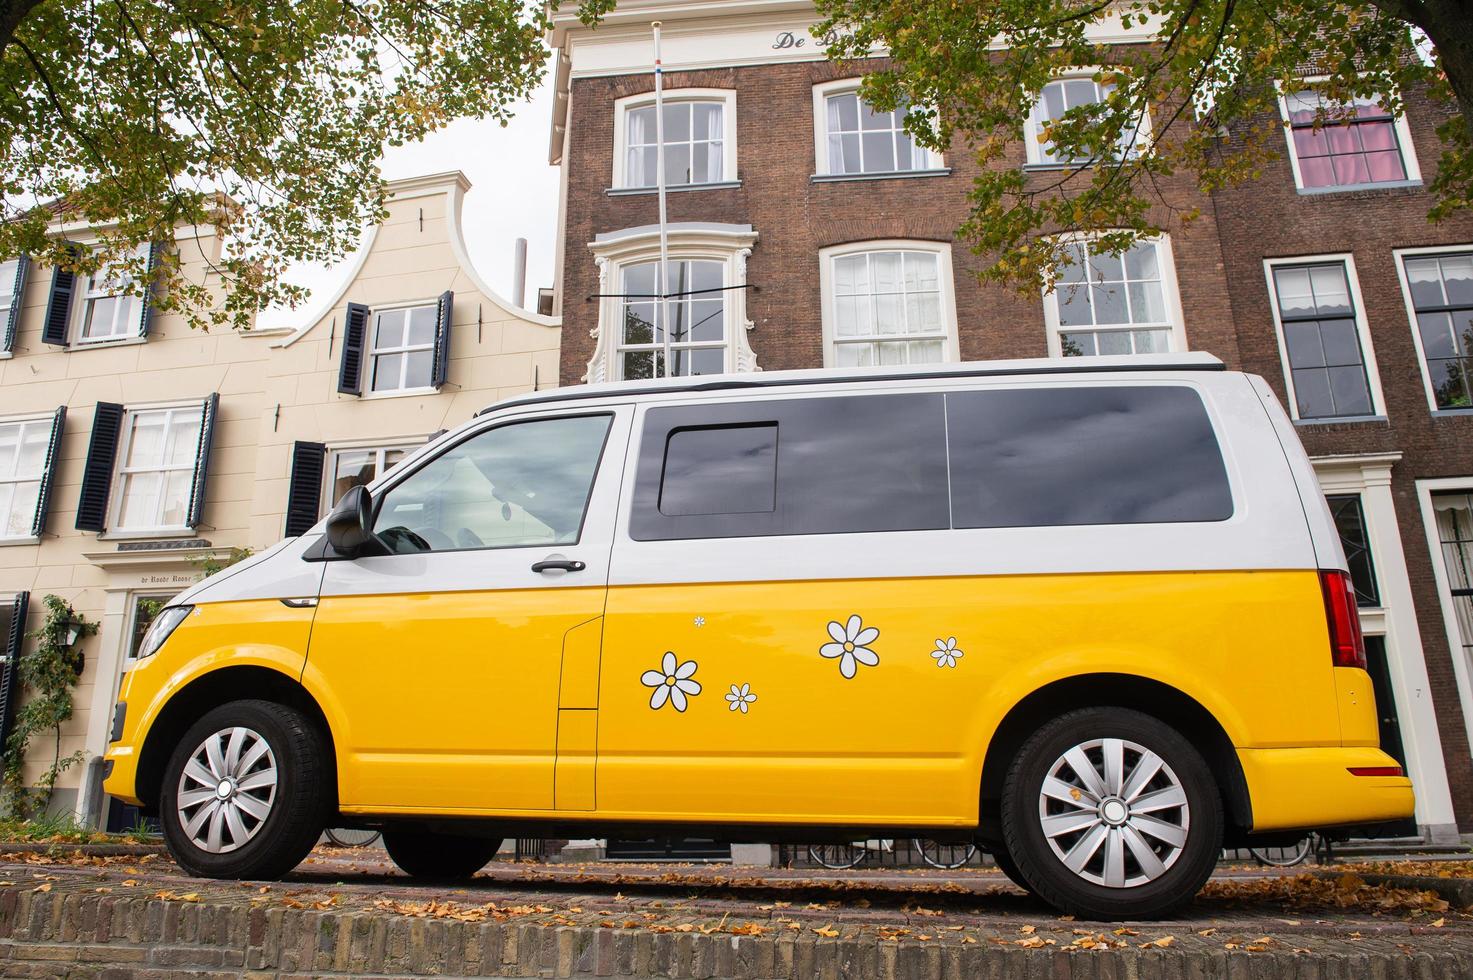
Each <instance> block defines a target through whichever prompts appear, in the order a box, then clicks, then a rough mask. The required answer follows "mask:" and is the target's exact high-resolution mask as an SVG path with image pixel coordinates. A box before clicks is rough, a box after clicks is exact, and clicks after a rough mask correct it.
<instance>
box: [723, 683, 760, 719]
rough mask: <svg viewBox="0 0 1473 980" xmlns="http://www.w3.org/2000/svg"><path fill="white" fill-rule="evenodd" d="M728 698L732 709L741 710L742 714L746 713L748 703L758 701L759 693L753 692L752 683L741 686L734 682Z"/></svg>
mask: <svg viewBox="0 0 1473 980" xmlns="http://www.w3.org/2000/svg"><path fill="white" fill-rule="evenodd" d="M726 700H727V703H728V704H730V706H731V710H732V711H740V712H741V713H742V714H746V713H747V705H749V704H751V703H752V702H753V701H756V700H757V695H755V694H753V693H752V685H751V684H743V685H742V686H741V687H737V686H736V685H735V684H733V685H732V686H731V693H730V694H728V695H727V696H726Z"/></svg>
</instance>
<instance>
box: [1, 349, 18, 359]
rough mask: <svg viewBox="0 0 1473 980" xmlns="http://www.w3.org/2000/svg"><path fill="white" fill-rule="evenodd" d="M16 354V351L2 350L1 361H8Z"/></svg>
mask: <svg viewBox="0 0 1473 980" xmlns="http://www.w3.org/2000/svg"><path fill="white" fill-rule="evenodd" d="M14 356H15V352H14V351H8V350H0V361H8V360H10V359H11V358H12V357H14Z"/></svg>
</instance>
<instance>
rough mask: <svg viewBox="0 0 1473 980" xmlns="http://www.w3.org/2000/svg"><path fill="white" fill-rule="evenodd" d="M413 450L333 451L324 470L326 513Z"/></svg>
mask: <svg viewBox="0 0 1473 980" xmlns="http://www.w3.org/2000/svg"><path fill="white" fill-rule="evenodd" d="M414 449H415V447H413V446H393V447H382V448H372V449H338V450H334V451H333V452H332V453H331V457H330V461H329V465H328V468H327V480H328V483H327V494H326V498H325V500H324V504H325V505H326V507H327V508H328V509H330V508H331V507H332V506H333V504H334V503H335V502H337V501H339V500H342V499H343V494H345V493H347V492H348V491H349V490H351V489H353V488H354V487H366V486H368V484H370V483H372V482H373V481H374V480H377V479H378V478H379V477H381V476H383V475H384V474H385V473H387V472H388V471H389V469H390V468H391V467H392V466H394V465H395V464H396V463H398V462H399V461H400V460H401V459H403V458H404V457H405V456H408V455H409V454H410V453H411V452H413V451H414ZM325 512H326V511H324V513H325Z"/></svg>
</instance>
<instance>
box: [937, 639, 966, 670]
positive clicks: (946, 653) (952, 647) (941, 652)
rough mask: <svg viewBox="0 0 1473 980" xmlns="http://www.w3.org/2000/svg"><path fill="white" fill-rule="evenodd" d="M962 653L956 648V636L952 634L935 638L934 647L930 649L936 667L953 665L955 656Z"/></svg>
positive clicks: (955, 659)
mask: <svg viewBox="0 0 1473 980" xmlns="http://www.w3.org/2000/svg"><path fill="white" fill-rule="evenodd" d="M962 655H963V654H962V652H961V651H960V650H958V649H957V648H956V637H954V636H948V637H947V638H946V639H944V640H937V641H936V649H934V650H932V651H931V656H933V657H935V658H936V666H937V667H955V666H956V661H957V658H958V657H961V656H962Z"/></svg>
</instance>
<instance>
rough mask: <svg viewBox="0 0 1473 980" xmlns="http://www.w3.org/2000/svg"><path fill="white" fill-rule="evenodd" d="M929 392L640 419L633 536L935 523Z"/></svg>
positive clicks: (938, 446)
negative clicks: (641, 433)
mask: <svg viewBox="0 0 1473 980" xmlns="http://www.w3.org/2000/svg"><path fill="white" fill-rule="evenodd" d="M946 492H947V491H946V425H945V414H944V405H943V402H942V396H941V395H940V394H934V395H933V394H897V395H863V396H839V397H820V398H794V399H764V400H762V401H757V402H738V403H724V404H719V405H683V406H680V407H679V408H655V409H651V410H650V411H649V413H648V414H647V415H646V416H645V423H644V436H643V439H642V440H641V443H640V451H639V464H638V471H637V475H636V479H635V489H634V499H633V511H632V514H631V517H630V524H629V533H630V536H631V537H633V538H634V539H635V540H638V541H661V540H675V539H683V538H729V537H756V536H764V535H774V534H836V533H845V532H858V531H912V530H927V529H939V528H944V527H946V526H947V522H948V516H947V499H946Z"/></svg>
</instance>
